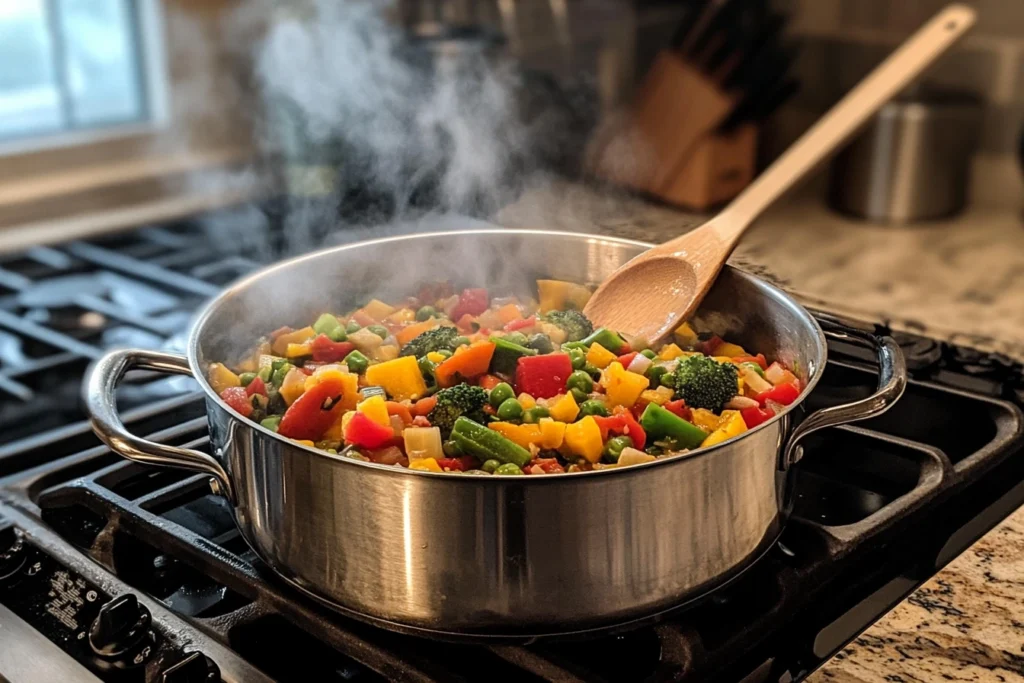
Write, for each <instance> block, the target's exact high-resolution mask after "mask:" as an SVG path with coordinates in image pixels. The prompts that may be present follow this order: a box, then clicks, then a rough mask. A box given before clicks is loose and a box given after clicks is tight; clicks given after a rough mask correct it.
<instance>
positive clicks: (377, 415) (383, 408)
mask: <svg viewBox="0 0 1024 683" xmlns="http://www.w3.org/2000/svg"><path fill="white" fill-rule="evenodd" d="M356 410H358V411H359V412H360V413H362V414H364V415H366V417H368V418H370V419H371V420H373V421H374V422H376V423H377V424H379V425H384V426H385V427H390V426H391V418H390V417H388V407H387V405H385V404H384V398H383V397H382V396H371V397H370V398H368V399H366V400H365V401H360V402H359V403H358V404H357V405H356Z"/></svg>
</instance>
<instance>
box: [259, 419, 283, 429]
mask: <svg viewBox="0 0 1024 683" xmlns="http://www.w3.org/2000/svg"><path fill="white" fill-rule="evenodd" d="M280 424H281V416H280V415H275V416H274V417H268V418H267V419H265V420H261V421H260V427H264V428H266V429H269V430H270V431H272V432H276V431H277V428H278V426H279V425H280Z"/></svg>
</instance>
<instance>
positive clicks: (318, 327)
mask: <svg viewBox="0 0 1024 683" xmlns="http://www.w3.org/2000/svg"><path fill="white" fill-rule="evenodd" d="M339 327H341V323H340V322H338V319H337V318H335V317H334V316H333V315H331V314H330V313H324V314H323V315H321V316H320V317H319V318H317V319H316V322H315V323H313V331H314V332H316V333H317V334H326V335H327V336H330V334H331V332H333V331H334V330H336V329H338V328H339ZM344 331H345V330H344V329H342V332H344Z"/></svg>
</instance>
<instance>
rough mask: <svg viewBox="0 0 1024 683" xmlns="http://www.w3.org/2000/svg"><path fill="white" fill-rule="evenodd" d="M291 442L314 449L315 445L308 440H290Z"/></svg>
mask: <svg viewBox="0 0 1024 683" xmlns="http://www.w3.org/2000/svg"><path fill="white" fill-rule="evenodd" d="M292 441H294V442H295V443H297V444H299V445H300V446H309V447H310V448H315V447H316V444H315V443H313V442H312V441H310V440H309V439H292Z"/></svg>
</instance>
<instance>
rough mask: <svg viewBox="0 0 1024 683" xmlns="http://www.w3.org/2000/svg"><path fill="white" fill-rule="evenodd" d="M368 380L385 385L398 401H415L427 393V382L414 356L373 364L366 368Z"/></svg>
mask: <svg viewBox="0 0 1024 683" xmlns="http://www.w3.org/2000/svg"><path fill="white" fill-rule="evenodd" d="M381 348H383V347H381ZM366 381H367V382H368V383H369V384H374V385H377V386H380V387H384V391H386V392H388V394H389V395H390V396H391V397H392V398H394V399H395V400H396V401H404V400H405V399H409V400H410V401H414V400H416V399H418V398H420V397H421V396H423V395H424V394H425V393H427V383H426V382H424V381H423V373H421V372H420V367H419V364H418V363H417V362H416V358H415V357H413V356H402V357H401V358H395V359H394V360H389V361H385V362H384V363H378V364H376V365H371V366H370V367H368V368H367V369H366Z"/></svg>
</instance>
